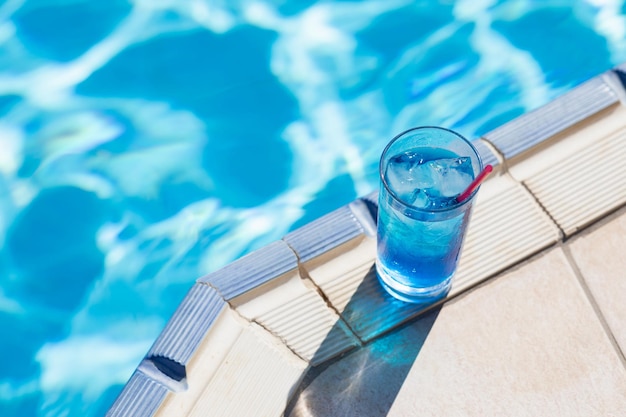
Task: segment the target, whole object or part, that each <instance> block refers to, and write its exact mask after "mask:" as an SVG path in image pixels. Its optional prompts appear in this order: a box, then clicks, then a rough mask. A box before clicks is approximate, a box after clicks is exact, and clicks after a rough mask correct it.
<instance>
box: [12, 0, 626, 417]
mask: <svg viewBox="0 0 626 417" xmlns="http://www.w3.org/2000/svg"><path fill="white" fill-rule="evenodd" d="M625 35H626V2H624V1H609V0H605V1H601V0H588V1H573V2H561V1H546V2H541V4H539V2H530V1H488V0H486V1H474V0H466V1H448V2H441V3H439V4H434V2H427V1H405V0H402V1H400V0H398V1H395V0H384V1H383V0H369V1H360V2H354V1H353V2H350V1H334V2H333V1H317V2H316V1H312V0H301V1H287V0H283V1H281V0H273V1H272V0H265V1H261V0H257V1H253V0H241V1H227V0H213V1H200V0H188V1H180V0H176V1H175V0H163V1H158V2H157V1H152V0H135V1H122V0H111V1H108V2H98V1H95V0H91V1H81V0H65V1H61V0H46V1H44V0H39V1H35V0H31V1H28V0H26V1H23V0H7V1H5V2H4V3H2V5H1V6H0V149H1V152H0V173H1V175H0V213H1V216H0V243H1V244H2V251H1V255H0V272H1V274H0V280H1V282H0V328H2V329H3V330H4V332H5V336H4V337H3V343H2V345H1V346H0V354H1V355H2V357H3V359H4V360H3V364H2V366H1V367H0V414H1V415H19V416H98V415H102V414H103V413H104V412H105V410H106V409H107V408H108V407H109V405H110V404H111V403H112V401H113V400H114V398H115V397H116V395H117V394H118V393H119V391H120V390H121V388H122V386H123V384H124V383H125V382H126V380H127V379H128V377H129V376H130V374H131V373H132V371H133V370H134V369H135V367H136V366H137V364H138V363H139V361H140V359H141V358H142V356H143V355H144V354H145V353H146V351H147V350H148V348H149V347H150V345H151V344H152V342H153V341H154V339H155V337H156V336H157V335H158V334H159V332H160V330H161V328H162V327H163V325H164V324H165V322H166V320H167V319H168V317H169V316H170V314H171V313H172V312H173V311H174V309H175V308H176V306H177V305H178V303H179V301H180V300H181V299H182V297H183V296H184V294H185V293H186V291H187V290H188V288H189V287H190V285H191V283H192V282H193V281H194V280H195V279H196V278H197V277H199V276H201V275H204V274H206V273H208V272H211V271H214V270H216V269H218V268H220V267H221V266H223V265H225V264H227V263H228V262H231V261H232V260H234V259H235V258H237V257H239V256H242V255H243V254H245V253H247V252H249V251H251V250H253V249H256V248H259V247H260V246H263V245H265V244H267V243H269V242H271V241H273V240H276V239H279V238H280V237H282V236H283V235H284V234H285V233H286V232H288V231H289V230H293V229H294V228H296V227H298V226H300V225H302V224H304V223H306V222H308V221H310V220H312V219H314V218H316V217H319V216H320V215H322V214H324V213H326V212H328V211H330V210H332V209H334V208H336V207H339V206H341V205H343V204H346V203H347V202H349V201H352V200H353V199H354V198H355V197H356V196H357V195H362V194H365V193H367V192H369V191H371V190H373V189H374V187H375V186H376V175H377V173H376V165H377V160H378V157H379V155H380V152H381V150H382V148H383V147H384V145H385V144H386V142H387V141H388V139H389V138H391V137H392V136H393V135H394V134H395V133H397V132H399V131H401V130H403V129H405V128H407V127H410V126H414V125H420V124H433V125H442V126H446V127H449V128H452V129H455V130H457V131H459V132H461V133H463V134H464V135H466V136H467V137H470V138H474V137H476V136H478V135H480V134H482V133H486V132H488V131H489V130H491V129H493V128H495V127H496V126H498V125H500V124H502V123H504V122H506V121H508V120H510V119H512V118H514V117H515V116H518V115H520V114H522V113H524V112H527V111H528V110H530V109H533V108H536V107H538V106H540V105H542V104H544V103H546V102H548V101H549V100H550V99H552V98H554V97H555V96H557V95H559V94H561V93H563V92H565V91H567V90H568V89H569V88H571V87H573V86H574V85H577V84H579V83H581V82H582V81H584V80H586V79H587V78H590V77H592V76H594V75H596V74H598V73H600V72H603V71H605V70H607V69H609V68H611V67H613V66H614V65H616V64H619V63H621V62H624V61H626V40H625V39H626V36H625Z"/></svg>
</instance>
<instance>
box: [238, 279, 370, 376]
mask: <svg viewBox="0 0 626 417" xmlns="http://www.w3.org/2000/svg"><path fill="white" fill-rule="evenodd" d="M229 303H230V304H231V305H232V306H233V307H234V308H235V309H236V310H237V311H238V312H239V313H240V314H241V315H242V316H244V317H246V318H247V319H248V320H250V321H252V322H255V323H258V324H259V325H261V326H263V327H264V328H265V329H267V330H268V331H269V332H271V333H273V334H274V335H275V336H276V337H278V338H279V339H281V340H283V341H284V342H285V343H286V344H287V346H289V348H290V349H292V350H293V351H294V352H295V353H296V354H297V355H299V356H300V357H301V358H303V359H304V360H307V361H310V362H311V363H312V364H318V363H322V362H324V361H325V360H327V359H329V358H331V357H333V356H336V355H338V354H340V353H342V352H345V351H346V350H349V349H351V348H352V347H354V346H357V345H358V344H359V342H358V339H357V338H356V337H354V335H353V334H352V332H350V330H349V329H348V328H347V327H346V325H345V323H343V321H342V320H341V319H340V317H339V315H338V314H337V312H336V311H335V310H334V309H333V308H332V307H330V306H329V305H328V304H327V303H326V301H325V300H324V298H323V297H322V296H321V295H320V293H319V292H318V290H317V287H316V286H315V285H314V284H313V283H312V282H311V281H310V280H308V279H306V278H305V279H302V278H300V274H299V273H298V271H297V270H292V271H290V272H289V273H287V274H284V275H282V276H279V277H276V278H274V279H273V280H272V281H270V282H269V283H267V284H266V285H263V286H261V287H258V288H256V289H254V290H252V291H248V292H247V293H245V294H243V295H241V296H239V297H235V298H233V299H232V300H230V301H229Z"/></svg>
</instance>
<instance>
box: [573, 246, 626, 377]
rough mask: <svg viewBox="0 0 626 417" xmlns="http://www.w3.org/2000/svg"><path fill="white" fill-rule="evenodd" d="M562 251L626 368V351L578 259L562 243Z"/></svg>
mask: <svg viewBox="0 0 626 417" xmlns="http://www.w3.org/2000/svg"><path fill="white" fill-rule="evenodd" d="M561 249H562V250H563V253H564V254H565V258H566V259H567V262H568V263H569V265H570V268H572V271H573V272H574V275H575V276H576V279H577V280H578V283H579V285H580V286H581V288H582V290H583V292H584V293H585V296H586V297H587V300H588V301H589V303H590V304H591V307H592V308H593V311H594V313H595V314H596V317H597V318H598V320H599V321H600V325H601V326H602V328H603V330H604V332H605V334H606V335H607V337H608V339H609V341H610V343H611V345H613V349H615V352H616V353H617V356H618V357H619V359H620V362H621V363H622V365H623V366H624V368H626V356H625V355H624V351H623V350H622V349H621V347H620V346H619V343H617V339H615V335H614V334H613V332H612V331H611V327H610V326H609V323H608V322H607V321H606V318H605V317H604V314H602V310H601V309H600V305H599V304H598V302H597V301H596V299H595V297H594V296H593V293H592V292H591V289H590V288H589V286H588V285H587V282H586V281H585V277H584V275H583V273H582V271H581V270H580V268H579V267H578V264H577V263H576V259H574V255H572V253H571V251H570V249H569V246H568V244H567V243H562V244H561Z"/></svg>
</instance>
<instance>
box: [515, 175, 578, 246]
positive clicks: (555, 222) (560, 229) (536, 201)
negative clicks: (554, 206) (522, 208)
mask: <svg viewBox="0 0 626 417" xmlns="http://www.w3.org/2000/svg"><path fill="white" fill-rule="evenodd" d="M518 183H519V184H520V185H521V186H522V188H524V190H526V192H527V193H528V194H529V195H530V196H531V197H532V198H533V200H534V201H535V203H537V205H538V206H539V207H540V208H541V211H543V212H544V213H545V214H546V216H548V218H549V219H550V221H551V222H552V223H553V224H554V225H555V226H556V228H557V229H558V230H559V235H560V239H559V240H560V241H564V240H565V239H566V237H567V234H566V233H565V230H563V228H562V227H561V225H560V224H559V222H557V221H556V219H555V218H554V217H553V216H552V214H551V213H550V212H549V211H548V209H547V208H546V207H545V206H544V205H543V204H542V203H541V201H539V199H538V198H537V196H536V195H535V194H534V193H533V192H532V191H531V189H530V188H529V187H528V185H526V183H525V182H524V181H518Z"/></svg>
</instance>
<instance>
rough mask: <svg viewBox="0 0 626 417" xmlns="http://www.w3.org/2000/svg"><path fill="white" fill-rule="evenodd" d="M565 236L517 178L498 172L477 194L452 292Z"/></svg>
mask: <svg viewBox="0 0 626 417" xmlns="http://www.w3.org/2000/svg"><path fill="white" fill-rule="evenodd" d="M559 239H560V234H559V230H558V228H557V227H556V225H555V224H554V222H552V221H551V220H550V218H549V217H548V216H547V215H546V213H545V212H544V211H543V210H542V209H541V207H540V206H539V205H538V204H537V202H536V201H535V199H534V198H533V197H532V196H531V195H530V194H529V193H528V191H527V190H526V189H524V187H523V186H522V185H520V184H519V183H518V182H516V181H515V180H513V178H511V177H510V176H509V175H507V174H499V173H495V174H492V176H491V177H490V178H489V179H488V180H487V181H486V182H485V184H483V186H482V187H481V189H480V190H479V193H478V195H477V201H476V202H475V205H474V210H473V213H472V217H471V219H470V224H469V227H468V231H467V237H466V240H465V243H464V245H463V251H462V253H461V259H460V261H459V268H458V271H457V273H456V274H455V276H454V278H453V281H452V289H451V291H450V296H454V295H456V294H459V293H461V292H463V291H465V290H467V289H468V288H470V287H472V286H474V285H476V284H477V283H479V282H482V281H483V280H485V279H486V278H488V277H490V276H492V275H494V274H495V273H497V272H500V271H502V270H504V269H506V268H508V267H510V266H511V265H513V264H515V263H517V262H519V261H521V260H523V259H526V258H527V257H529V256H531V255H533V254H534V253H537V252H539V251H540V250H542V249H544V248H546V247H548V246H550V245H552V244H554V243H556V242H557V241H558V240H559Z"/></svg>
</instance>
